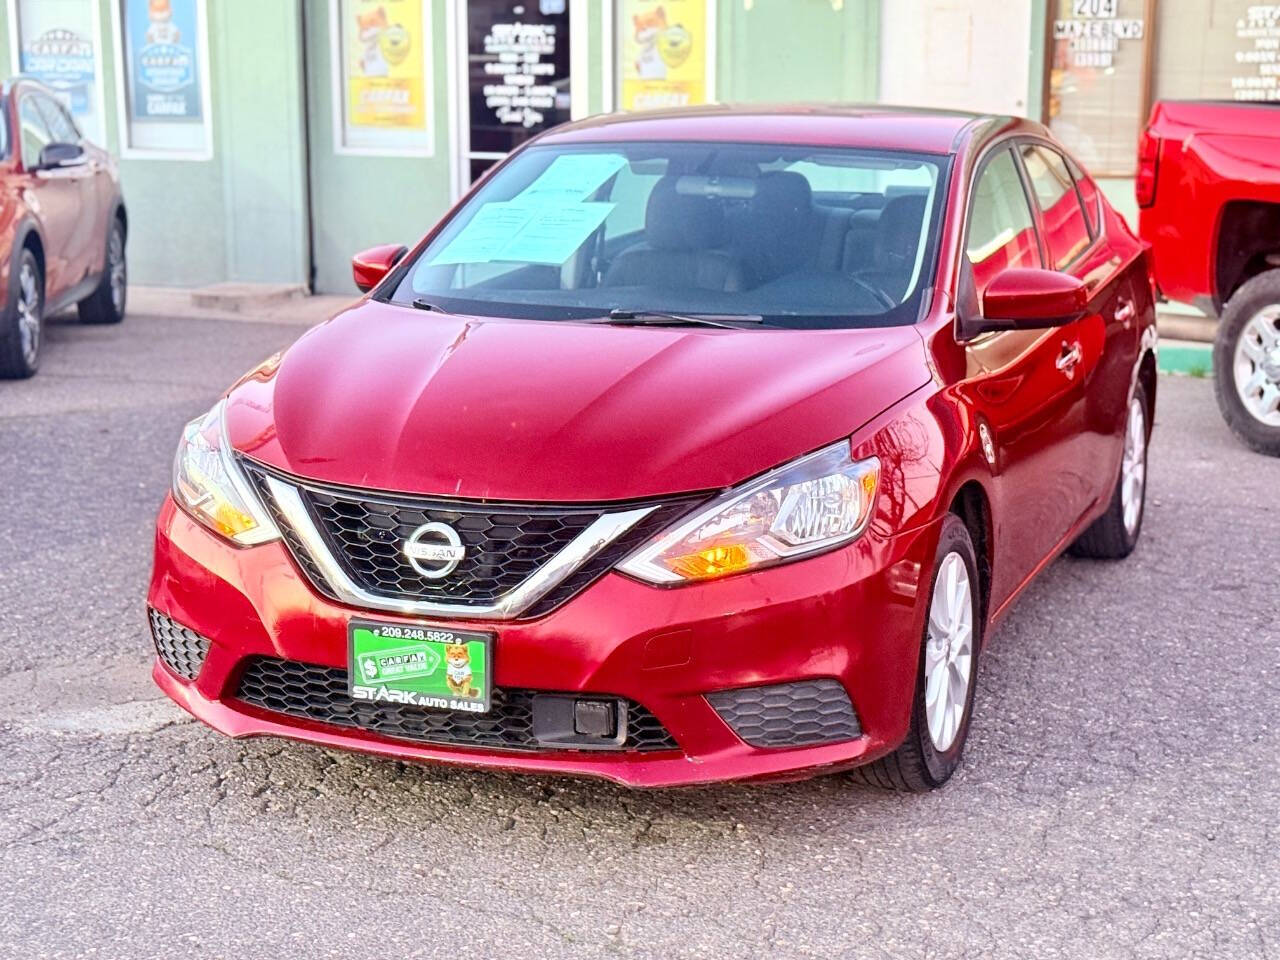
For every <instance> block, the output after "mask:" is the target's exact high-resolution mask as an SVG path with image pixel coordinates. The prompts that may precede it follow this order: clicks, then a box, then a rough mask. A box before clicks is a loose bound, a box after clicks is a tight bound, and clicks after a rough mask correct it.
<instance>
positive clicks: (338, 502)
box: [242, 460, 701, 619]
mask: <svg viewBox="0 0 1280 960" xmlns="http://www.w3.org/2000/svg"><path fill="white" fill-rule="evenodd" d="M242 463H243V464H244V467H245V471H246V473H247V474H248V475H249V477H250V479H251V481H252V482H253V484H254V486H255V487H256V488H257V490H258V492H259V494H260V495H261V497H262V499H263V501H264V502H265V503H266V504H267V506H268V508H269V509H270V510H271V512H272V515H273V518H274V519H275V521H276V523H277V525H278V526H279V527H280V529H281V533H282V534H283V536H284V538H285V542H286V544H287V545H288V546H289V549H290V551H291V552H292V553H293V555H294V558H295V560H296V561H297V563H298V566H299V567H300V568H301V569H302V570H303V572H304V573H305V574H306V575H307V576H308V578H309V579H310V580H311V581H312V582H313V583H314V584H315V586H316V587H317V588H318V589H319V590H321V591H322V592H323V593H326V594H327V595H329V596H331V597H334V598H335V599H338V600H342V601H344V602H354V603H357V604H360V605H363V606H369V607H373V608H375V609H376V608H384V609H396V610H400V611H401V612H406V613H414V612H421V613H427V614H431V613H438V614H441V615H451V614H452V615H460V616H468V615H475V616H487V617H488V618H490V619H507V618H510V617H514V616H519V615H521V614H523V613H526V612H528V613H529V614H530V615H533V616H541V615H543V614H545V613H548V612H550V610H552V609H554V607H555V606H558V605H559V604H561V603H563V602H565V601H566V600H568V599H569V598H570V597H572V596H573V595H575V594H576V593H578V592H580V591H581V590H584V589H586V587H588V586H589V585H590V584H591V583H593V582H594V581H595V580H597V579H598V578H599V577H601V576H603V575H604V574H605V573H606V572H608V570H610V569H611V568H612V567H613V566H614V565H616V564H617V563H618V562H619V561H621V560H622V559H623V558H624V557H625V556H626V555H627V554H628V553H630V552H631V551H632V550H634V549H635V548H636V547H637V546H638V545H639V544H641V543H643V542H645V541H646V540H648V539H649V538H650V537H652V536H653V535H654V534H656V533H657V532H658V531H660V530H662V529H663V528H665V527H667V526H668V525H669V524H671V523H672V522H673V521H675V520H676V519H677V518H678V517H679V516H680V515H681V514H683V513H685V512H686V511H687V510H688V509H689V508H690V506H691V505H692V504H693V503H695V502H697V501H698V500H700V499H701V497H700V496H699V497H687V496H686V497H676V498H672V499H668V500H663V501H661V502H652V501H650V502H648V503H639V504H637V503H626V504H616V503H615V504H577V503H575V504H527V503H490V502H483V501H467V500H450V499H445V498H437V497H420V496H414V495H409V494H394V493H386V492H382V491H366V490H355V489H351V488H348V487H341V486H337V485H331V484H320V483H316V482H314V481H310V480H300V479H298V478H295V477H290V476H287V475H284V474H279V473H276V472H275V471H273V470H270V469H268V468H265V467H263V466H262V465H260V464H258V463H256V462H253V461H249V460H242ZM273 482H274V483H276V484H285V485H287V486H288V487H289V488H290V489H291V490H292V491H295V492H296V495H297V500H298V502H299V504H300V505H301V508H302V511H303V516H302V517H301V518H300V519H301V521H302V523H301V526H307V525H310V526H311V527H312V528H313V529H314V531H315V533H316V534H317V536H316V537H314V538H308V537H307V536H304V535H303V533H304V531H302V530H300V529H298V527H299V524H297V523H292V522H290V517H289V515H288V511H287V510H285V509H282V506H281V504H279V503H277V502H276V498H275V497H273V495H272V489H271V485H272V483H273ZM277 489H278V487H277ZM630 514H635V515H636V516H637V517H638V519H636V520H634V522H632V521H630V520H628V521H624V522H622V524H621V525H619V526H617V527H616V528H611V529H610V531H609V533H608V534H607V536H601V537H600V538H599V542H596V540H595V539H594V538H593V536H594V535H593V531H597V530H599V529H600V528H601V526H602V525H604V526H608V521H609V520H610V519H611V518H621V517H624V516H626V515H630ZM428 523H444V524H447V525H448V526H450V527H451V528H452V529H453V530H454V531H456V533H457V534H458V536H459V538H460V539H461V541H462V544H463V546H464V547H465V548H466V552H465V555H464V557H463V559H462V561H461V562H460V563H459V564H458V565H457V567H456V568H455V569H454V570H452V571H451V572H450V573H449V574H448V575H447V576H444V577H441V578H438V579H437V578H430V577H426V576H423V575H422V574H421V573H420V572H419V571H418V570H416V569H415V568H414V567H413V565H412V564H411V563H410V562H409V560H408V558H407V557H406V556H405V554H404V544H405V542H406V540H407V539H408V538H409V537H410V536H411V535H412V534H413V532H414V531H415V530H417V529H419V528H420V527H422V526H423V525H425V524H428ZM584 541H589V543H586V544H585V545H584ZM321 550H323V552H324V553H325V554H326V555H325V556H318V555H317V554H318V553H319V551H321ZM571 554H573V555H574V556H573V560H572V562H567V561H566V560H565V558H566V557H568V556H569V555H571ZM326 561H330V562H331V564H332V565H333V566H336V568H337V569H338V570H339V571H340V574H341V576H340V577H339V578H338V579H343V578H345V579H346V580H348V581H349V583H350V585H351V586H352V587H353V588H354V589H355V591H357V592H358V593H359V594H360V597H359V598H353V597H351V596H345V595H344V591H343V590H342V589H341V585H340V584H336V583H334V582H332V580H333V577H330V576H326V573H325V569H326ZM552 567H555V568H556V570H555V574H554V576H549V575H548V571H549V570H550V569H551V568H552ZM539 577H545V578H546V582H545V583H544V584H543V585H542V587H543V588H542V589H539V590H537V591H536V594H535V595H533V596H532V597H531V599H529V600H528V601H527V602H526V603H522V604H521V605H519V606H517V607H511V608H508V607H505V606H502V605H503V603H504V598H510V597H512V596H513V595H515V594H516V593H518V592H519V591H521V590H523V589H525V588H526V587H527V586H528V585H529V584H530V583H531V582H533V581H534V579H535V578H539ZM406 602H407V603H410V604H414V605H417V606H418V607H426V608H425V609H414V610H408V609H404V608H403V607H401V606H397V604H403V603H406ZM430 605H439V606H440V607H442V608H447V609H439V610H432V609H429V607H430ZM495 608H499V612H498V613H497V614H496V615H495V614H494V613H493V611H494V610H495ZM471 611H475V613H474V614H471V613H470V612H471ZM485 611H489V612H488V613H486V612H485Z"/></svg>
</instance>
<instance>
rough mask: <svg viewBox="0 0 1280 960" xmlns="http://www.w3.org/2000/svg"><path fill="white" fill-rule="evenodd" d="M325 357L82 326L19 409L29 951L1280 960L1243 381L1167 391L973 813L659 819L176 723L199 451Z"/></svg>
mask: <svg viewBox="0 0 1280 960" xmlns="http://www.w3.org/2000/svg"><path fill="white" fill-rule="evenodd" d="M299 332H300V330H299V328H298V327H296V326H289V325H285V324H267V323H252V322H245V321H217V320H210V319H201V320H192V319H178V318H173V319H163V318H155V317H132V318H130V319H129V320H127V321H126V322H125V324H124V325H123V326H121V327H117V328H109V327H97V328H93V327H82V326H79V325H77V324H75V323H72V322H64V323H58V324H55V325H53V326H51V327H50V329H49V331H48V342H47V352H46V357H45V368H44V370H43V371H42V372H41V373H40V375H39V376H38V377H37V378H35V379H33V380H30V381H27V382H23V383H0V490H3V494H4V499H3V504H4V513H5V519H4V521H0V757H2V758H3V762H0V958H10V957H14V958H17V957H22V958H43V957H108V958H148V957H200V958H215V957H222V958H240V957H245V958H275V957H279V958H288V960H304V958H313V957H314V958H330V957H352V958H363V957H370V958H373V957H378V958H400V957H419V956H421V957H472V958H487V957H503V958H527V957H595V956H615V955H616V956H636V957H653V958H672V957H707V958H735V957H744V958H745V957H752V958H755V957H769V958H790V957H823V958H828V957H854V958H863V957H867V958H908V957H909V958H914V957H930V958H952V957H978V956H981V957H1008V958H1019V960H1024V958H1040V957H1045V958H1051V957H1052V958H1056V957H1073V958H1089V960H1103V958H1111V957H1138V958H1160V960H1165V958H1175V957H1179V958H1180V957H1202V958H1212V960H1221V958H1231V957H1247V958H1272V957H1277V958H1280V760H1278V759H1277V756H1278V755H1280V619H1278V617H1277V612H1276V606H1277V604H1276V600H1277V590H1278V588H1280V575H1278V574H1280V535H1277V522H1276V517H1277V512H1276V504H1277V498H1278V497H1280V460H1271V459H1267V458H1264V457H1262V456H1259V455H1257V454H1254V453H1251V452H1249V451H1247V450H1245V449H1244V448H1242V447H1241V446H1240V445H1238V444H1237V443H1236V442H1235V441H1234V440H1233V439H1232V437H1231V436H1230V435H1229V434H1228V432H1227V429H1226V427H1225V426H1224V425H1223V423H1222V421H1221V419H1220V418H1219V416H1218V412H1217V409H1216V407H1215V405H1214V402H1213V396H1212V384H1211V382H1210V381H1208V380H1200V379H1193V378H1173V377H1162V378H1161V380H1160V386H1159V394H1160V395H1159V409H1158V413H1157V417H1156V428H1155V439H1154V442H1153V446H1152V450H1151V471H1150V483H1151V491H1152V499H1151V501H1150V503H1149V513H1148V516H1147V520H1146V529H1145V531H1144V534H1143V539H1142V542H1141V544H1140V545H1139V548H1138V550H1137V551H1136V553H1135V554H1134V555H1133V556H1132V557H1131V558H1130V559H1129V560H1128V561H1125V562H1122V563H1099V562H1087V561H1079V560H1071V559H1063V560H1059V561H1058V562H1056V563H1055V564H1054V565H1053V566H1052V567H1050V568H1049V569H1048V570H1047V571H1046V573H1045V574H1044V575H1043V576H1042V577H1041V578H1040V579H1039V581H1038V582H1037V583H1036V584H1035V585H1033V587H1032V588H1031V589H1030V590H1029V591H1028V593H1027V594H1026V595H1025V596H1024V597H1023V599H1022V600H1021V601H1020V602H1019V604H1018V606H1017V608H1016V610H1015V611H1014V612H1013V613H1012V614H1011V615H1010V617H1009V618H1008V619H1007V620H1006V622H1005V623H1004V625H1003V626H1002V627H1001V629H1000V630H999V631H998V632H997V633H996V634H995V636H994V637H993V639H992V642H991V645H990V646H989V647H988V651H987V654H986V656H985V658H984V660H983V661H982V663H981V675H980V688H979V693H978V701H977V708H976V716H975V720H974V725H973V732H972V736H971V738H970V742H969V748H968V752H967V755H966V758H965V762H964V764H963V766H962V768H961V770H960V771H959V773H958V774H957V775H956V777H955V778H954V779H953V780H952V782H951V783H950V784H949V785H948V786H947V787H946V788H945V789H944V790H942V791H940V792H936V793H934V794H931V795H928V796H902V795H898V794H893V793H886V792H882V791H879V790H876V789H873V788H870V787H866V786H861V785H858V784H855V783H852V782H850V781H849V779H848V778H846V777H842V776H837V777H827V778H822V779H817V780H812V781H808V782H804V783H798V784H787V785H774V786H722V787H716V788H707V789H692V790H680V791H665V792H651V793H647V792H631V791H627V790H624V789H622V788H619V787H614V786H611V785H608V784H605V783H601V782H596V781H575V780H564V779H546V778H531V777H522V776H515V775H494V774H492V773H481V772H472V771H467V770H455V769H442V768H439V767H427V766H411V765H405V764H399V763H394V762H388V761H384V760H375V759H369V758H365V757H361V756H356V755H351V754H345V753H338V752H331V751H327V750H322V749H318V748H314V747H310V746H305V745H299V744H295V743H290V742H285V741H278V740H247V741H233V740H230V739H227V738H224V737H222V736H220V735H218V734H215V733H213V732H212V731H210V730H207V729H205V728H204V727H202V726H200V725H198V724H197V723H195V722H194V721H191V720H189V719H188V718H187V717H186V715H185V714H183V713H182V712H181V711H180V710H178V708H177V707H174V706H172V705H170V704H169V702H168V701H167V700H164V699H162V698H161V697H160V695H159V693H158V691H157V690H156V689H155V688H154V687H153V686H152V684H151V680H150V677H149V670H150V664H151V656H152V653H151V645H150V640H149V638H148V636H147V630H146V626H145V618H144V596H145V592H146V584H147V577H148V573H149V569H150V538H151V529H152V518H153V516H154V513H155V510H156V508H157V506H158V505H159V503H160V500H161V498H162V497H163V495H164V492H165V489H166V488H167V486H168V483H169V469H170V462H171V459H172V455H173V450H174V447H175V444H176V440H177V436H178V431H179V428H180V426H181V425H182V423H184V422H185V421H186V420H187V419H189V418H190V417H192V416H194V415H196V414H198V413H201V412H202V411H204V410H205V409H206V408H207V407H208V406H209V405H210V403H211V402H212V401H213V400H214V399H215V398H216V397H217V395H218V394H219V392H220V391H221V390H222V389H223V388H224V387H225V386H226V385H227V384H228V383H229V382H230V381H231V380H233V379H234V378H235V377H236V376H238V375H239V374H240V373H242V372H243V371H245V370H246V369H248V368H249V367H251V366H253V365H254V364H256V363H257V362H258V361H260V360H261V359H263V358H264V357H266V356H267V355H269V354H270V353H272V352H273V351H274V350H276V349H277V348H279V347H281V346H283V345H285V344H286V343H287V342H289V341H290V340H292V339H293V338H294V337H296V336H297V335H298V334H299ZM371 335H376V331H371Z"/></svg>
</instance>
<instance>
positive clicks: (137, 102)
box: [124, 0, 203, 123]
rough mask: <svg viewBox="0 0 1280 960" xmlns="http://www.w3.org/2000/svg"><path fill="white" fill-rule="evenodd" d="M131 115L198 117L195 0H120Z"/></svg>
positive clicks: (154, 118) (179, 119)
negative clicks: (123, 4) (121, 0)
mask: <svg viewBox="0 0 1280 960" xmlns="http://www.w3.org/2000/svg"><path fill="white" fill-rule="evenodd" d="M124 12H125V23H124V32H125V41H126V42H127V43H128V47H129V74H128V76H129V95H130V98H131V104H130V105H131V108H132V116H133V119H134V120H150V121H164V122H195V123H198V122H200V121H201V120H202V119H203V118H202V116H201V97H200V63H199V56H200V53H199V50H200V43H199V35H198V32H197V31H198V30H199V16H198V0H126V3H125V7H124Z"/></svg>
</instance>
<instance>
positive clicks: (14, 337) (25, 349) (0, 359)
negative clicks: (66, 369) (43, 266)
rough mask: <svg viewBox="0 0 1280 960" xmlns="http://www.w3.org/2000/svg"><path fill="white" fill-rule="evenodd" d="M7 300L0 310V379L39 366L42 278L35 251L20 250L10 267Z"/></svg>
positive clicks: (19, 375) (21, 375) (21, 374)
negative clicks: (11, 270) (20, 253)
mask: <svg viewBox="0 0 1280 960" xmlns="http://www.w3.org/2000/svg"><path fill="white" fill-rule="evenodd" d="M10 286H11V287H12V289H11V290H10V291H9V302H8V304H7V305H6V306H5V308H4V312H3V314H0V379H3V380H21V379H25V378H26V377H29V376H31V375H33V374H34V373H35V372H36V370H37V369H38V368H39V367H40V339H41V335H42V333H43V332H44V331H43V327H44V278H43V277H41V276H40V264H38V263H37V262H36V258H35V254H33V253H32V252H31V251H30V250H23V251H22V256H21V257H19V258H18V265H17V268H16V269H15V270H14V271H13V275H12V277H11V283H10Z"/></svg>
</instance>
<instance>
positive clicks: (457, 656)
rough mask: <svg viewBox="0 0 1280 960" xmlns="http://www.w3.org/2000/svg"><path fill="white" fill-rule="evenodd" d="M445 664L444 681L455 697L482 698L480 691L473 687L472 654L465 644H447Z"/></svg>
mask: <svg viewBox="0 0 1280 960" xmlns="http://www.w3.org/2000/svg"><path fill="white" fill-rule="evenodd" d="M444 662H445V677H444V681H445V683H447V684H448V685H449V690H450V692H452V693H453V695H454V696H455V697H478V696H480V691H479V690H477V689H476V688H475V687H473V686H472V685H471V652H470V651H469V650H468V649H467V645H466V644H465V643H447V644H445V647H444Z"/></svg>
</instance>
